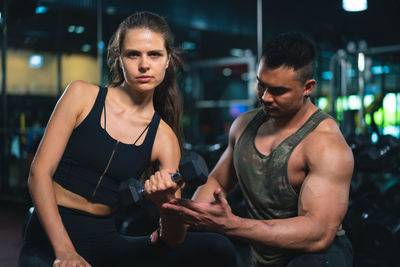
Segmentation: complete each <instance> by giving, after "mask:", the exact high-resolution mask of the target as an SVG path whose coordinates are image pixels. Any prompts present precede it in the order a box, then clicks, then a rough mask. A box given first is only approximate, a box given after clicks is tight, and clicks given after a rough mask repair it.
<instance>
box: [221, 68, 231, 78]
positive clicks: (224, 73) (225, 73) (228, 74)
mask: <svg viewBox="0 0 400 267" xmlns="http://www.w3.org/2000/svg"><path fill="white" fill-rule="evenodd" d="M222 74H223V75H224V76H225V77H229V76H231V74H232V70H231V69H230V68H224V69H223V70H222Z"/></svg>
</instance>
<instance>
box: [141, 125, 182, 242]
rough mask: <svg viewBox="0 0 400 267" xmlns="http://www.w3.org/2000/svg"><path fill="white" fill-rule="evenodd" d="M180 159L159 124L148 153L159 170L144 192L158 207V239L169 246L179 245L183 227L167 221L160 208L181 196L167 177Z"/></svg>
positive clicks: (171, 137) (167, 129) (166, 129)
mask: <svg viewBox="0 0 400 267" xmlns="http://www.w3.org/2000/svg"><path fill="white" fill-rule="evenodd" d="M180 158H181V153H180V148H179V143H178V139H177V137H176V135H175V134H174V132H173V131H172V129H171V128H170V127H169V126H168V125H167V124H166V123H165V122H163V121H160V125H159V129H158V131H157V135H156V139H155V141H154V144H153V151H152V160H157V161H158V162H159V163H160V171H158V172H156V173H155V174H154V175H152V176H151V177H150V179H148V180H146V182H145V190H146V193H147V194H148V196H149V198H150V199H151V200H152V201H153V202H154V203H155V204H156V206H157V208H158V211H159V213H160V217H161V225H162V227H161V231H162V239H163V241H164V242H165V243H166V244H167V245H168V246H170V247H175V246H177V245H179V244H180V243H182V242H183V240H184V238H185V234H186V227H185V226H184V224H182V223H180V222H178V221H176V220H172V219H170V218H168V217H167V216H166V215H165V214H164V213H163V209H162V207H161V206H162V204H164V203H166V202H168V201H169V200H171V199H173V198H180V197H181V192H180V189H179V185H178V184H176V183H175V182H173V181H172V179H171V174H172V173H174V172H176V171H177V170H178V167H179V161H180Z"/></svg>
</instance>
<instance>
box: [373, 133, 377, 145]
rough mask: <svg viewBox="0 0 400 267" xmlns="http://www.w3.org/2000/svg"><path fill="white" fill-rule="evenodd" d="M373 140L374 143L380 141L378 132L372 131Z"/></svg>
mask: <svg viewBox="0 0 400 267" xmlns="http://www.w3.org/2000/svg"><path fill="white" fill-rule="evenodd" d="M371 142H372V143H374V144H375V143H376V142H378V134H377V133H372V134H371Z"/></svg>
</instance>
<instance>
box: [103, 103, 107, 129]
mask: <svg viewBox="0 0 400 267" xmlns="http://www.w3.org/2000/svg"><path fill="white" fill-rule="evenodd" d="M103 110H104V130H107V120H106V118H107V116H106V101H105V99H104V105H103Z"/></svg>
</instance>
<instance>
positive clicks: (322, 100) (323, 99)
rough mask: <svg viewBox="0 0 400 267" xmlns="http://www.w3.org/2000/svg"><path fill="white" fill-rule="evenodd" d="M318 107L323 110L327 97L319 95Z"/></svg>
mask: <svg viewBox="0 0 400 267" xmlns="http://www.w3.org/2000/svg"><path fill="white" fill-rule="evenodd" d="M317 105H318V107H319V108H320V109H322V110H325V108H326V107H327V106H328V99H327V98H326V97H320V98H318V104H317Z"/></svg>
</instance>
